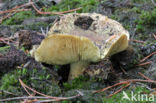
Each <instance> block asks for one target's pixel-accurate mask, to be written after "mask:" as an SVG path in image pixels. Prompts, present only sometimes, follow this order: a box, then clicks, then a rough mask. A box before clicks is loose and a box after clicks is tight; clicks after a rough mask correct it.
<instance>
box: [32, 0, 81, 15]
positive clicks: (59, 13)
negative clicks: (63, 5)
mask: <svg viewBox="0 0 156 103" xmlns="http://www.w3.org/2000/svg"><path fill="white" fill-rule="evenodd" d="M30 3H31V5H32V7H33V8H34V9H35V10H36V11H37V13H39V14H43V15H47V14H54V15H62V14H65V13H70V12H73V11H76V10H80V9H82V8H81V7H80V8H76V9H72V10H68V11H64V12H42V11H40V10H39V9H37V8H36V7H35V5H34V3H33V2H32V0H30Z"/></svg>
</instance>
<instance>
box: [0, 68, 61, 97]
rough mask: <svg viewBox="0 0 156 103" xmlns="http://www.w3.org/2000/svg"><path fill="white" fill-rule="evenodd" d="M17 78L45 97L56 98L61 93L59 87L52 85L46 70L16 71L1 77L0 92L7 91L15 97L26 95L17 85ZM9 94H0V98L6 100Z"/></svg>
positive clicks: (19, 85)
mask: <svg viewBox="0 0 156 103" xmlns="http://www.w3.org/2000/svg"><path fill="white" fill-rule="evenodd" d="M19 78H20V79H21V80H22V81H23V82H24V83H25V84H27V85H28V86H30V87H31V88H34V89H35V90H37V91H39V92H42V93H44V94H47V95H55V96H58V95H60V93H61V90H60V88H59V86H58V85H57V84H56V83H52V76H51V74H49V72H48V70H47V69H40V70H38V69H33V70H29V69H16V70H14V71H12V72H10V73H7V74H5V75H4V76H2V78H1V80H0V91H1V90H4V91H8V92H11V93H14V94H16V95H21V96H22V95H26V92H25V91H24V89H23V88H22V86H21V84H20V83H19V81H18V80H19ZM8 96H10V95H9V94H5V93H4V94H1V92H0V98H6V97H8Z"/></svg>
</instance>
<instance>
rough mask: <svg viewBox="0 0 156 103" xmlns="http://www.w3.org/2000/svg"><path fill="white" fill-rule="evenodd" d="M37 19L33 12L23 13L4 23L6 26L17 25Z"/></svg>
mask: <svg viewBox="0 0 156 103" xmlns="http://www.w3.org/2000/svg"><path fill="white" fill-rule="evenodd" d="M33 17H35V15H34V13H33V12H32V11H22V12H19V13H16V14H15V15H14V16H12V17H11V18H9V19H7V20H5V21H3V22H2V24H4V25H15V24H16V25H17V24H21V23H22V22H23V20H24V19H28V18H33Z"/></svg>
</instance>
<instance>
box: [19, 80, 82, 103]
mask: <svg viewBox="0 0 156 103" xmlns="http://www.w3.org/2000/svg"><path fill="white" fill-rule="evenodd" d="M19 81H20V83H21V84H22V85H23V86H24V87H25V88H28V89H29V90H31V91H32V92H34V93H36V94H39V95H41V96H44V97H47V98H49V99H51V100H50V101H61V100H69V99H74V98H77V97H80V96H83V95H82V93H80V92H78V94H77V95H76V96H72V97H53V96H48V95H45V94H43V93H40V92H38V91H36V90H34V89H32V88H30V87H28V86H27V85H26V84H24V83H23V81H22V80H21V79H19Z"/></svg>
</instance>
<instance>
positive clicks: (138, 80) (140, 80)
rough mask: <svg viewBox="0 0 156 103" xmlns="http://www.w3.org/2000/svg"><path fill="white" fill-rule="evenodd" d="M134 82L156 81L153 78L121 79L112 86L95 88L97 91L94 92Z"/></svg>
mask: <svg viewBox="0 0 156 103" xmlns="http://www.w3.org/2000/svg"><path fill="white" fill-rule="evenodd" d="M135 82H149V83H156V81H153V80H142V79H130V80H122V81H121V82H119V83H116V84H114V85H112V86H108V87H106V88H103V89H100V90H97V91H95V92H94V93H100V92H103V91H106V90H108V89H110V88H113V87H116V86H118V85H123V84H129V83H135Z"/></svg>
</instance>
